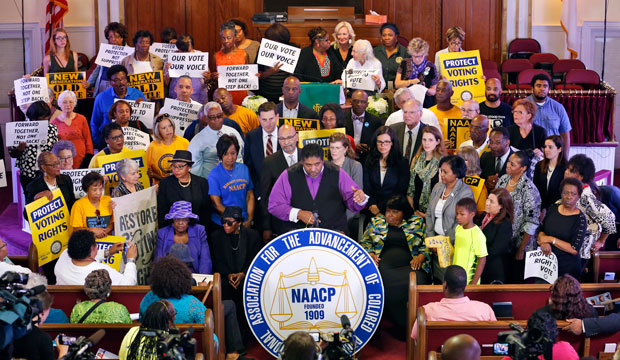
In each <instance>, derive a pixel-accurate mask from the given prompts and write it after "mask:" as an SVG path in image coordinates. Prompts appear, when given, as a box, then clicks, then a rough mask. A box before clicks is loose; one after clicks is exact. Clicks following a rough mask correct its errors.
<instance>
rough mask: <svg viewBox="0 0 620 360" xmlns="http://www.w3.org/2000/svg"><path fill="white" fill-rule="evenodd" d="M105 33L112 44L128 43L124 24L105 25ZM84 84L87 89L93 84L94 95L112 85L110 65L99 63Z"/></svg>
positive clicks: (121, 44)
mask: <svg viewBox="0 0 620 360" xmlns="http://www.w3.org/2000/svg"><path fill="white" fill-rule="evenodd" d="M103 34H104V35H105V38H106V40H108V44H110V45H116V46H125V45H127V35H128V34H127V28H126V27H125V25H123V24H120V23H117V22H111V23H109V24H108V25H107V26H106V27H105V29H104V30H103ZM82 86H83V87H84V88H85V89H87V90H88V89H89V88H90V87H91V86H92V87H93V88H94V90H93V97H95V96H97V94H99V93H100V92H102V91H105V90H106V89H108V88H109V87H110V86H111V85H110V79H109V78H108V67H106V66H101V65H97V67H96V68H95V70H93V72H92V73H91V74H90V77H89V78H88V81H84V82H82Z"/></svg>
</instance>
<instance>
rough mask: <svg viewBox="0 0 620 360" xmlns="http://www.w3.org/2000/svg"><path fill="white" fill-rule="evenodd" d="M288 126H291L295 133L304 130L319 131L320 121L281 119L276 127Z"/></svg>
mask: <svg viewBox="0 0 620 360" xmlns="http://www.w3.org/2000/svg"><path fill="white" fill-rule="evenodd" d="M284 124H289V125H292V126H293V127H294V128H295V130H297V132H300V131H305V130H319V129H321V121H320V120H318V119H297V118H283V117H281V118H280V119H279V120H278V127H280V126H282V125H284Z"/></svg>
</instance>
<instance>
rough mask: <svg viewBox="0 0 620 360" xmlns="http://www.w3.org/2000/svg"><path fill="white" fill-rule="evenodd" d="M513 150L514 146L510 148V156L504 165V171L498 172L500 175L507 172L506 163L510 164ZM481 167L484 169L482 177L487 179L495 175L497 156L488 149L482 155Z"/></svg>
mask: <svg viewBox="0 0 620 360" xmlns="http://www.w3.org/2000/svg"><path fill="white" fill-rule="evenodd" d="M513 152H514V151H512V148H508V157H507V158H506V161H505V162H504V165H503V166H502V171H500V173H499V174H498V175H499V177H502V175H504V174H506V164H508V158H510V155H512V153H513ZM480 168H481V169H482V173H481V174H480V177H481V178H483V179H485V180H486V179H488V177H489V176H491V175H495V156H493V154H492V153H491V152H490V151H486V152H484V153H482V155H480Z"/></svg>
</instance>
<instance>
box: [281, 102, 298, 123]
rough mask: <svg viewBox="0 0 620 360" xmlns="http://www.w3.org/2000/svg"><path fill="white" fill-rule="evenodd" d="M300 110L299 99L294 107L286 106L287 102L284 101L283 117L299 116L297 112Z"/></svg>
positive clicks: (293, 117)
mask: <svg viewBox="0 0 620 360" xmlns="http://www.w3.org/2000/svg"><path fill="white" fill-rule="evenodd" d="M298 112H299V101H298V102H297V106H295V108H294V109H289V108H287V107H286V104H285V103H284V102H282V117H283V118H292V119H295V118H297V113H298Z"/></svg>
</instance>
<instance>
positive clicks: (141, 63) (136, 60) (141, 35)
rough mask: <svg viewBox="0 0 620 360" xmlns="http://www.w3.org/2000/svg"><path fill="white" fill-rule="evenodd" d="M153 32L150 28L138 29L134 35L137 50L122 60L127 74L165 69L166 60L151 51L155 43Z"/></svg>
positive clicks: (134, 44)
mask: <svg viewBox="0 0 620 360" xmlns="http://www.w3.org/2000/svg"><path fill="white" fill-rule="evenodd" d="M153 41H154V40H153V34H151V32H150V31H148V30H138V31H137V32H136V34H135V35H134V36H133V46H134V47H135V49H136V51H134V53H133V54H131V55H129V56H127V57H126V58H124V59H123V60H122V61H121V65H123V66H124V67H126V68H127V71H128V72H127V74H139V73H145V72H151V71H158V70H163V69H164V61H163V60H162V59H161V58H160V57H159V56H157V55H155V54H152V53H151V52H149V50H150V48H151V45H152V44H153Z"/></svg>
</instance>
